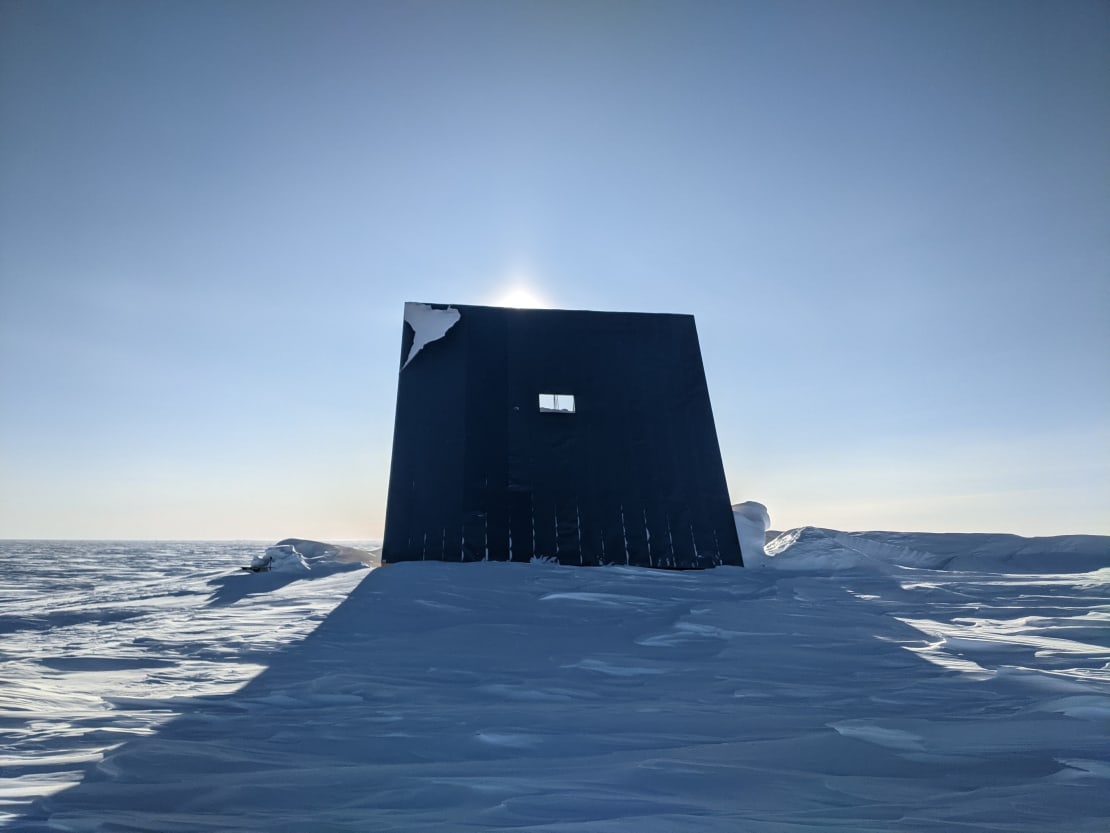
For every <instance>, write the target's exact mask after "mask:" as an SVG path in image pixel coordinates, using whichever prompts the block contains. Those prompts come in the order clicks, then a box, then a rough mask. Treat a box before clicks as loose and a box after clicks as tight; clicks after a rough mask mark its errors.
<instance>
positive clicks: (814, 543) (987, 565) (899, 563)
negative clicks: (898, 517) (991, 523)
mask: <svg viewBox="0 0 1110 833" xmlns="http://www.w3.org/2000/svg"><path fill="white" fill-rule="evenodd" d="M737 523H738V524H739V521H738V522H737ZM738 528H739V527H738ZM764 552H765V554H766V560H765V562H764V566H767V567H771V568H773V569H778V570H798V571H808V570H813V571H822V572H826V571H843V570H878V571H883V572H886V571H890V570H903V569H907V568H917V569H928V570H954V569H959V570H978V571H991V572H998V571H1021V572H1026V573H1056V572H1086V571H1090V570H1098V569H1099V568H1101V567H1105V566H1106V565H1107V563H1108V562H1110V551H1108V550H1107V546H1106V538H1105V536H1098V535H1061V536H1055V537H1045V538H1023V537H1021V536H1019V535H1008V534H996V533H936V532H840V531H838V530H835V529H822V528H820V527H813V526H803V527H799V528H798V529H792V530H790V531H788V532H784V533H782V534H781V535H779V536H778V537H777V538H775V539H774V540H773V541H770V542H769V543H768V544H767V545H766V548H765V550H764ZM745 563H747V562H746V559H745Z"/></svg>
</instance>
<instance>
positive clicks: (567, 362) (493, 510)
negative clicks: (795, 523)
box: [382, 304, 742, 568]
mask: <svg viewBox="0 0 1110 833" xmlns="http://www.w3.org/2000/svg"><path fill="white" fill-rule="evenodd" d="M533 557H539V558H553V559H556V560H558V561H559V562H561V563H563V564H634V565H638V566H646V567H670V568H702V567H712V566H716V565H719V564H736V565H739V564H741V563H742V561H741V555H740V544H739V542H738V540H737V536H736V526H735V524H734V521H733V517H732V510H731V507H730V505H729V497H728V487H727V485H726V484H725V475H724V467H723V466H722V464H721V451H720V447H719V446H718V444H717V431H716V428H715V427H714V425H713V411H712V408H711V407H710V403H709V391H708V389H707V387H706V383H705V371H704V369H703V368H702V362H701V351H700V349H699V347H698V335H697V330H696V329H695V327H694V318H693V316H690V315H670V314H647V313H626V312H583V311H569V310H534V309H503V308H499V307H473V306H451V307H448V306H442V305H428V304H406V305H405V324H404V332H403V335H402V339H401V372H400V379H399V382H398V387H397V416H396V424H395V428H394V435H393V460H392V465H391V468H390V475H389V498H388V505H387V508H386V522H385V540H384V542H383V547H382V562H383V563H388V562H394V561H419V560H436V561H482V560H486V559H488V560H492V561H528V560H530V559H532V558H533Z"/></svg>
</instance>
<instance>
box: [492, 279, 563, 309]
mask: <svg viewBox="0 0 1110 833" xmlns="http://www.w3.org/2000/svg"><path fill="white" fill-rule="evenodd" d="M493 305H494V306H496V307H514V308H516V309H541V308H543V307H547V306H550V304H549V303H548V301H547V300H546V299H545V298H542V297H540V295H539V294H538V293H537V292H536V291H535V290H533V289H531V288H530V287H527V286H524V285H523V284H516V285H515V286H511V287H509V288H508V289H506V290H505V291H504V292H502V293H501V294H500V295H499V296H498V297H497V300H495V301H494V302H493Z"/></svg>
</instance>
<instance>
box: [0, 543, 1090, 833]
mask: <svg viewBox="0 0 1110 833" xmlns="http://www.w3.org/2000/svg"><path fill="white" fill-rule="evenodd" d="M748 532H749V533H750V530H748ZM264 549H265V546H264V545H261V544H168V543H157V544H145V545H136V544H121V545H105V544H72V543H69V544H51V543H44V542H34V543H19V542H5V543H2V544H0V559H2V562H0V564H2V566H3V571H2V574H0V639H2V641H0V650H2V656H0V659H2V661H3V670H2V672H0V738H2V740H3V746H2V748H3V752H2V757H0V801H3V802H4V803H3V804H0V810H5V811H6V812H7V814H8V815H7V818H6V824H7V828H6V829H11V830H18V831H39V830H41V831H46V830H52V831H62V830H70V831H125V830H126V831H160V832H161V833H169V831H217V830H218V831H239V830H243V831H246V830H250V831H274V832H275V833H276V832H277V831H297V832H298V833H301V831H509V830H515V831H544V833H570V831H575V833H578V832H579V831H581V833H586V831H590V832H591V833H593V831H599V832H602V833H603V832H604V831H621V832H622V833H624V832H625V831H627V832H628V833H652V832H653V831H691V833H694V832H695V831H696V832H698V833H700V831H715V833H716V832H717V831H720V833H725V831H728V833H737V832H740V833H742V832H743V831H753V832H754V831H760V833H762V832H763V831H766V832H767V833H771V831H774V833H787V832H788V831H789V833H801V831H816V830H841V831H853V833H866V831H997V832H998V833H1002V831H1005V833H1019V832H1020V831H1036V833H1045V831H1057V832H1058V833H1068V831H1075V832H1076V833H1079V832H1080V831H1090V833H1106V831H1107V830H1110V665H1108V663H1110V538H1105V537H1103V538H1096V537H1091V536H1073V537H1068V538H1051V539H1024V538H1017V537H1015V536H1005V535H984V536H971V535H920V534H904V533H853V534H846V533H839V532H834V531H831V530H820V529H812V528H806V529H802V530H794V531H792V532H789V533H786V534H785V535H783V536H781V537H780V538H779V539H777V540H776V541H775V542H773V543H772V545H771V546H770V547H769V548H768V551H769V554H770V556H771V557H769V558H767V559H766V561H765V562H762V563H764V567H763V568H762V569H739V568H719V569H716V570H711V571H707V572H700V573H690V572H682V573H675V572H661V571H649V570H642V569H635V568H626V567H613V568H592V569H591V568H573V567H559V566H554V565H546V564H488V563H483V564H470V565H458V564H443V563H408V564H396V565H392V566H390V567H387V568H384V569H379V570H373V571H367V570H365V569H355V568H354V567H353V566H352V565H344V566H343V567H342V568H340V567H334V569H335V570H340V569H341V570H342V571H339V572H329V569H319V570H317V571H316V572H315V573H314V572H312V571H311V570H310V571H307V572H303V571H302V572H288V573H276V572H275V573H259V574H248V573H243V572H241V571H238V570H237V569H236V568H237V567H238V565H241V564H248V563H250V562H251V560H252V558H254V557H255V556H257V555H258V554H259V553H260V552H262V551H264ZM340 602H342V603H340ZM337 604H338V606H337V607H336V605H337ZM333 607H334V609H332V608H333ZM314 628H315V629H314ZM0 818H2V817H0ZM2 823H3V822H2V821H0V824H2Z"/></svg>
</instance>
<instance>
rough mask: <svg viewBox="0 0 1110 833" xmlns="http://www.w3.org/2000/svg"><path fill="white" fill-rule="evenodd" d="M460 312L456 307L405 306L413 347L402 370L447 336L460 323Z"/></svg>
mask: <svg viewBox="0 0 1110 833" xmlns="http://www.w3.org/2000/svg"><path fill="white" fill-rule="evenodd" d="M460 317H461V316H460V315H459V311H458V310H457V309H455V308H454V307H447V308H446V309H436V308H435V307H433V306H431V305H430V304H415V303H412V302H411V301H410V302H408V303H406V304H405V322H406V323H407V324H408V325H409V326H410V327H412V331H413V338H412V347H410V348H409V354H408V357H407V358H406V359H405V363H404V364H403V365H401V370H404V369H405V368H406V367H408V366H409V363H410V362H411V361H412V360H413V359H415V358H416V354H417V353H419V352H420V351H421V350H422V349H423V348H424V347H426V346H427V345H429V344H431V343H432V342H433V341H438V340H439V339H441V338H443V337H444V336H445V335H447V331H448V330H450V329H451V328H452V327H454V326H455V325H456V324H457V323H459V318H460Z"/></svg>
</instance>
